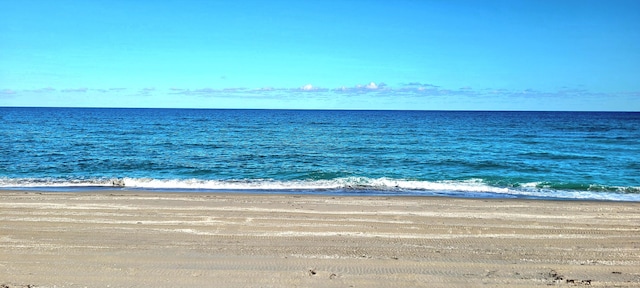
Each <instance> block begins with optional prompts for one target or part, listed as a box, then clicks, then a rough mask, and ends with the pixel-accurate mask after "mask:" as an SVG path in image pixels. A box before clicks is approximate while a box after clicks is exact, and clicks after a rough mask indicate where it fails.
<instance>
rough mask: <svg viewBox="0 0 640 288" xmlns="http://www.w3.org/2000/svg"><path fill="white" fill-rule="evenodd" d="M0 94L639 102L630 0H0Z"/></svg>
mask: <svg viewBox="0 0 640 288" xmlns="http://www.w3.org/2000/svg"><path fill="white" fill-rule="evenodd" d="M0 106H72V107H73V106H83V107H176V108H182V107H185V108H302V109H422V110H612V111H615V110H626V111H640V1H635V0H631V1H616V0H613V1H600V0H597V1H590V0H580V1H572V0H562V1H551V0H532V1H517V0H504V1H492V0H486V1H456V0H447V1H445V0H442V1H427V0H411V1H410V0H395V1H391V0H387V1H375V0H371V1H356V0H346V1H320V0H318V1H242V0H240V1H144V0H137V1H124V0H122V1H118V0H110V1H64V0H58V1H29V0H25V1H0Z"/></svg>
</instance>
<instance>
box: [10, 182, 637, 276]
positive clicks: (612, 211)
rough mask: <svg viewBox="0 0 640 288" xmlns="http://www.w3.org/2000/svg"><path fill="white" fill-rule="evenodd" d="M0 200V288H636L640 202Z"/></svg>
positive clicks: (232, 197)
mask: <svg viewBox="0 0 640 288" xmlns="http://www.w3.org/2000/svg"><path fill="white" fill-rule="evenodd" d="M0 199H1V200H0V287H7V286H8V287H27V286H29V285H31V286H32V287H452V286H453V287H455V286H458V287H469V286H471V287H473V286H483V285H484V286H489V287H518V286H519V287H531V286H549V285H551V286H587V285H591V286H597V287H640V203H620V202H577V201H529V200H504V199H452V198H435V197H331V196H308V195H305V196H297V195H252V194H226V193H152V192H124V193H123V192H122V191H111V192H77V193H55V192H52V193H37V192H24V191H0ZM2 285H4V286H2Z"/></svg>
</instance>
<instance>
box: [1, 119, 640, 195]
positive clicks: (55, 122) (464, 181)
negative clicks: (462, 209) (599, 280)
mask: <svg viewBox="0 0 640 288" xmlns="http://www.w3.org/2000/svg"><path fill="white" fill-rule="evenodd" d="M0 189H4V190H7V189H10V190H42V191H66V192H68V191H77V192H81V191H87V190H91V191H95V190H113V189H119V190H152V191H171V192H208V191H216V192H253V193H297V194H323V195H384V196H445V197H473V198H528V199H552V200H578V199H580V200H583V199H587V200H613V201H640V113H634V112H630V113H623V112H506V111H504V112H479V111H345V110H216V109H202V110H200V109H111V108H17V107H3V108H1V107H0Z"/></svg>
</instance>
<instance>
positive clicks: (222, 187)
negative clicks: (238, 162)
mask: <svg viewBox="0 0 640 288" xmlns="http://www.w3.org/2000/svg"><path fill="white" fill-rule="evenodd" d="M0 188H3V189H24V190H29V189H34V190H54V191H57V190H63V191H64V190H81V189H89V190H90V189H124V190H155V191H178V190H179V191H186V192H206V191H229V192H243V191H245V192H276V193H278V192H280V193H301V194H327V195H331V194H336V195H396V196H398V195H407V196H453V197H471V198H532V199H565V200H610V201H640V187H617V186H601V185H578V184H563V183H549V182H529V183H507V184H504V183H502V184H492V183H491V181H485V180H483V179H466V180H442V181H422V180H405V179H391V178H367V177H344V178H335V179H322V180H273V179H232V180H206V179H151V178H128V177H125V178H91V179H59V178H44V179H42V178H41V179H29V178H22V179H14V178H0Z"/></svg>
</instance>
